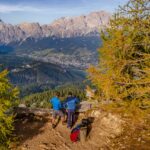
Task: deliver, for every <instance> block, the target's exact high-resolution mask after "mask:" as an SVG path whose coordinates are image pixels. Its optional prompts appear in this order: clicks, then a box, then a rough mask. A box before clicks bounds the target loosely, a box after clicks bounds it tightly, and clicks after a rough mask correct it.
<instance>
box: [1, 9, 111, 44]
mask: <svg viewBox="0 0 150 150" xmlns="http://www.w3.org/2000/svg"><path fill="white" fill-rule="evenodd" d="M110 16H111V15H110V14H109V13H107V12H105V11H100V12H93V13H90V14H89V15H87V16H83V15H82V16H79V17H72V18H69V17H63V18H60V19H58V20H55V21H54V22H53V23H51V24H47V25H40V24H39V23H21V24H18V25H11V24H7V23H4V22H3V21H2V20H0V43H1V44H9V43H12V42H24V41H25V40H26V39H28V38H34V39H41V38H46V37H52V36H54V37H58V38H70V37H78V36H96V35H99V31H100V30H101V29H102V28H103V27H104V26H107V25H108V22H109V19H110ZM19 44H20V43H19Z"/></svg>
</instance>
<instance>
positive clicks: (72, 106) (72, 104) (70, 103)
mask: <svg viewBox="0 0 150 150" xmlns="http://www.w3.org/2000/svg"><path fill="white" fill-rule="evenodd" d="M78 103H79V99H78V98H77V97H74V96H73V95H72V93H71V92H69V94H68V97H67V99H66V100H65V102H64V104H63V105H64V106H65V108H66V111H67V114H68V118H67V127H68V128H71V127H72V125H73V123H74V121H75V111H76V106H77V104H78Z"/></svg>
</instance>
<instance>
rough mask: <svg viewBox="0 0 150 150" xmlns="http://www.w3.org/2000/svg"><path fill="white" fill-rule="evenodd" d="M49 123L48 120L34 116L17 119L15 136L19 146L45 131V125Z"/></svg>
mask: <svg viewBox="0 0 150 150" xmlns="http://www.w3.org/2000/svg"><path fill="white" fill-rule="evenodd" d="M48 121H49V119H48V118H46V117H45V118H43V117H37V116H34V115H29V116H22V117H17V118H16V121H15V131H14V133H15V135H16V137H17V141H18V142H19V145H22V144H23V143H24V142H25V141H26V140H30V139H32V138H33V137H35V136H37V135H38V134H41V133H42V132H43V131H44V125H45V124H46V123H47V122H48Z"/></svg>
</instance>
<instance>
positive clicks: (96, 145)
mask: <svg viewBox="0 0 150 150" xmlns="http://www.w3.org/2000/svg"><path fill="white" fill-rule="evenodd" d="M86 117H87V115H86V116H85V115H84V116H79V119H78V122H80V120H81V119H82V118H86ZM88 117H94V118H95V119H94V122H93V123H92V130H91V131H90V133H89V135H88V137H87V140H86V142H85V143H81V142H76V143H72V142H71V141H70V137H69V136H70V131H71V130H70V129H68V128H67V127H66V125H62V124H61V122H60V123H59V124H58V126H57V127H56V128H55V129H53V128H52V124H51V120H50V118H37V117H36V118H35V117H34V118H22V119H21V120H20V119H19V120H18V121H17V122H16V132H15V133H16V136H17V137H19V139H18V141H19V143H18V144H17V145H14V147H12V148H11V149H12V150H137V149H138V148H140V149H139V150H149V149H150V142H149V139H148V137H149V133H148V131H149V130H148V128H146V127H143V126H140V128H139V127H138V126H137V127H135V126H133V129H130V128H126V129H125V130H124V125H125V124H126V122H124V120H122V118H121V117H119V116H117V115H113V114H110V113H105V112H101V111H93V112H91V113H90V116H89V115H88ZM129 126H130V125H129ZM131 127H132V126H131ZM136 128H137V129H136ZM144 128H145V129H144ZM143 132H145V133H146V134H147V136H146V137H143ZM146 134H144V135H146ZM131 135H132V136H131Z"/></svg>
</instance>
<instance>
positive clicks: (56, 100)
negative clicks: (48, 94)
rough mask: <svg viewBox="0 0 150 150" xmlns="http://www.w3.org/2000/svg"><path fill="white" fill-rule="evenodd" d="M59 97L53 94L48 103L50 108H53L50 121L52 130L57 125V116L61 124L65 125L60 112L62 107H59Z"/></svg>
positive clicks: (56, 93)
mask: <svg viewBox="0 0 150 150" xmlns="http://www.w3.org/2000/svg"><path fill="white" fill-rule="evenodd" d="M59 96H60V93H59V92H55V96H54V97H53V98H52V99H51V100H50V103H51V104H52V107H53V119H52V127H53V128H55V127H56V125H57V124H56V123H55V120H56V118H57V116H59V117H61V119H62V124H64V123H65V116H64V114H63V112H62V110H61V109H62V107H61V102H60V99H59Z"/></svg>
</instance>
